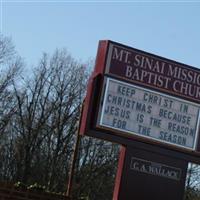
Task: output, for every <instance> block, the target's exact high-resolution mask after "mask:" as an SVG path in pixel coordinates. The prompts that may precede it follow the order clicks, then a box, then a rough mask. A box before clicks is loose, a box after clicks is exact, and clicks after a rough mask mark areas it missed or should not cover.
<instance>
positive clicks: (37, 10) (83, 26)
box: [0, 0, 200, 67]
mask: <svg viewBox="0 0 200 200" xmlns="http://www.w3.org/2000/svg"><path fill="white" fill-rule="evenodd" d="M0 2H1V4H0V5H1V9H0V11H1V15H0V17H1V20H0V21H1V32H2V33H3V34H4V35H6V36H11V37H12V39H13V42H14V44H15V45H16V49H17V51H18V52H19V54H20V55H21V56H22V57H23V58H24V59H25V61H26V62H27V63H28V64H29V65H30V66H31V65H32V64H36V63H37V62H38V59H39V58H40V57H41V54H42V52H47V53H52V52H53V51H54V50H55V49H56V48H63V47H66V48H67V49H68V50H69V52H71V54H72V56H73V57H74V58H76V59H80V60H82V61H87V59H89V58H95V55H96V50H97V45H98V41H99V40H102V39H110V40H113V41H117V42H120V43H123V44H126V45H128V46H132V47H134V48H137V49H141V50H144V51H147V52H150V53H154V54H157V55H160V56H163V57H167V58H169V59H173V60H176V61H179V62H183V63H185V64H188V65H192V66H195V67H200V1H159V2H158V1H98V2H97V1H36V0H35V1H28V0H24V1H14V0H13V1H10V0H0Z"/></svg>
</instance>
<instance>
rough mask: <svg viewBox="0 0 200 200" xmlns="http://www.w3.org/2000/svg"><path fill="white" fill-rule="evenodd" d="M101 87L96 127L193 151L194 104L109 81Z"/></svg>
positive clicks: (196, 109) (196, 126)
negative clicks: (101, 102) (100, 100)
mask: <svg viewBox="0 0 200 200" xmlns="http://www.w3.org/2000/svg"><path fill="white" fill-rule="evenodd" d="M105 83H106V86H105V87H106V88H105V92H104V95H103V96H102V101H103V104H102V107H100V111H99V117H98V118H99V120H98V126H100V127H102V128H104V129H105V128H107V129H110V130H115V131H118V132H119V133H120V134H121V135H125V136H126V135H127V136H134V135H137V136H141V137H144V138H149V139H153V140H156V141H160V142H164V143H168V144H172V145H176V146H178V147H183V148H186V149H192V150H195V148H196V142H197V135H198V130H199V105H198V104H195V103H191V102H188V101H185V100H182V99H179V98H175V97H171V96H168V95H165V94H161V93H158V92H155V91H151V90H149V89H144V88H141V87H138V86H134V85H131V84H128V83H125V82H121V81H118V80H115V79H112V78H107V79H105Z"/></svg>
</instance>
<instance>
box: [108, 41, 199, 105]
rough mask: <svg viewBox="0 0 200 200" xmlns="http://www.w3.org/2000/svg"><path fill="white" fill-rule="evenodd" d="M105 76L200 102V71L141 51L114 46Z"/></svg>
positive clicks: (109, 50) (110, 45)
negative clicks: (108, 75)
mask: <svg viewBox="0 0 200 200" xmlns="http://www.w3.org/2000/svg"><path fill="white" fill-rule="evenodd" d="M105 74H110V75H113V76H115V77H119V78H122V79H126V80H128V81H131V82H133V83H137V84H140V85H143V86H147V87H149V88H154V89H158V90H159V91H164V92H168V93H172V94H176V95H178V96H181V97H185V98H187V99H189V100H193V101H196V102H200V71H198V70H196V69H195V68H192V67H189V66H187V65H184V64H180V63H177V62H174V61H170V60H168V59H165V58H161V57H158V56H154V55H152V54H148V53H146V52H143V51H140V50H137V49H133V48H129V47H124V46H120V45H117V44H115V43H110V44H109V48H108V56H107V61H106V70H105Z"/></svg>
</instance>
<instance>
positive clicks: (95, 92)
mask: <svg viewBox="0 0 200 200" xmlns="http://www.w3.org/2000/svg"><path fill="white" fill-rule="evenodd" d="M114 47H117V48H118V49H120V51H118V53H117V54H116V55H115V56H114V57H113V59H111V57H112V56H111V55H112V53H111V52H112V51H114V50H113V49H114ZM111 49H112V51H111ZM121 52H122V53H121ZM131 52H134V53H138V54H134V53H131ZM110 54H111V55H110ZM134 55H135V59H136V60H135V61H138V62H137V63H136V64H138V63H139V60H138V59H139V57H136V55H143V56H146V58H148V59H149V60H150V59H151V58H154V60H153V61H152V63H153V62H154V64H152V66H154V69H153V68H151V67H150V64H149V65H148V59H147V60H146V63H147V64H146V65H144V64H143V66H142V67H141V69H140V70H144V67H145V66H146V69H147V67H148V69H147V70H146V72H143V73H150V72H151V71H149V70H150V69H151V70H154V71H156V72H155V74H156V75H157V76H158V75H159V74H160V75H163V74H162V73H168V72H167V71H166V68H165V67H164V66H167V63H168V64H169V63H170V64H171V65H173V66H175V67H177V72H176V73H183V74H185V73H186V71H187V72H189V76H188V77H190V76H191V74H192V73H193V74H196V75H195V77H196V78H195V80H197V77H200V70H199V69H197V68H194V67H190V66H188V65H185V64H182V63H178V62H176V61H172V60H169V59H166V58H162V57H160V56H156V55H153V54H150V53H147V52H144V51H141V50H137V49H134V48H131V47H128V46H125V45H121V44H119V43H115V42H112V41H108V40H104V41H100V42H99V47H98V52H97V57H96V63H95V68H94V72H93V74H92V76H91V77H90V80H89V83H88V89H87V95H86V98H85V101H84V107H83V112H82V116H81V126H80V134H81V135H88V136H93V137H97V138H101V139H106V140H110V141H113V142H117V143H120V144H123V145H127V144H130V145H133V144H134V145H136V146H137V145H138V144H140V145H141V144H149V145H156V146H158V147H164V148H166V149H171V150H175V151H177V152H180V153H181V152H182V153H184V155H185V153H187V155H189V156H198V157H199V155H200V141H199V138H198V142H197V149H196V150H195V151H191V150H185V149H179V148H177V147H172V146H170V145H167V144H162V143H161V142H156V141H155V142H154V141H153V142H152V141H149V140H146V139H144V138H140V137H133V138H132V137H131V138H129V137H127V138H123V136H121V135H116V134H115V133H114V132H113V131H109V130H102V129H99V128H98V127H97V126H96V122H97V115H98V110H99V109H98V108H99V104H100V97H101V93H102V88H103V79H104V76H107V77H112V78H116V79H118V80H122V81H125V82H127V83H134V84H135V85H139V86H143V87H144V86H145V88H149V89H152V90H155V91H158V92H162V93H166V94H168V95H173V96H175V97H179V98H180V97H181V98H183V99H185V100H188V101H191V102H195V103H200V98H196V97H192V96H188V95H186V94H184V93H178V92H176V91H174V90H173V87H172V86H173V84H174V82H175V81H176V79H175V78H173V79H172V80H171V82H170V81H169V80H168V84H167V85H166V84H164V85H163V87H161V85H160V87H157V86H155V85H154V84H151V81H152V80H150V79H148V77H147V76H146V77H144V76H143V79H140V81H138V80H133V79H128V78H127V77H125V76H124V75H123V74H126V71H124V72H122V71H120V67H121V68H124V69H125V68H126V65H127V64H128V66H131V67H132V68H133V66H132V63H134V61H133V58H132V57H133V56H134ZM141 59H144V58H141ZM156 59H157V60H158V61H159V62H161V61H162V63H165V64H160V63H159V62H156ZM140 62H142V61H141V60H140ZM124 63H125V64H124ZM156 63H157V64H156ZM109 66H110V67H109ZM159 66H161V68H160V69H159ZM114 68H116V70H114ZM128 70H129V71H130V68H128ZM159 70H160V71H159ZM129 71H128V72H127V73H129ZM132 71H133V69H132ZM138 73H140V72H139V70H138ZM141 73H142V72H141ZM141 73H140V74H141ZM151 73H152V72H151ZM183 74H182V75H178V74H177V75H176V76H178V77H179V78H181V77H182V79H183V78H184V77H183V76H185V75H183ZM160 79H161V78H160ZM157 80H159V79H157ZM177 80H178V81H181V80H179V79H177ZM188 81H191V80H190V78H188ZM161 82H162V81H161V80H160V84H161ZM186 82H187V81H186ZM175 83H176V82H175ZM188 84H189V83H188ZM198 84H199V82H198ZM198 84H197V83H195V84H193V85H192V86H191V87H198ZM181 155H182V154H181ZM191 159H192V160H196V159H194V158H191V157H190V160H191ZM198 162H199V161H198Z"/></svg>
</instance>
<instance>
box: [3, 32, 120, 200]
mask: <svg viewBox="0 0 200 200" xmlns="http://www.w3.org/2000/svg"><path fill="white" fill-rule="evenodd" d="M0 43H1V45H0V64H1V74H0V91H1V93H0V130H1V134H0V181H1V182H12V183H16V182H18V181H19V182H21V183H22V184H24V185H26V186H29V185H32V184H34V183H37V184H38V185H41V186H44V188H45V190H46V191H52V192H61V193H64V192H66V189H67V183H68V178H69V177H68V175H69V168H70V163H71V155H72V152H73V145H74V141H75V137H76V133H77V128H78V122H79V117H80V110H81V106H82V102H83V99H84V95H85V91H86V85H87V80H88V77H89V75H90V66H89V64H88V65H87V64H83V63H80V62H78V61H76V60H75V59H74V58H73V57H72V56H71V55H70V54H69V53H68V52H67V50H66V49H57V50H55V52H54V54H53V55H52V56H50V55H48V54H46V53H44V54H43V55H42V58H41V59H40V61H39V64H38V66H36V67H35V68H34V69H33V70H32V69H31V74H27V73H26V68H27V67H28V66H26V65H25V64H24V62H23V60H22V59H21V58H20V57H19V56H18V55H17V53H16V51H15V48H14V45H13V44H12V41H11V39H10V38H8V37H5V36H3V35H0ZM118 149H119V147H118V145H114V144H111V143H108V142H104V141H100V140H95V139H91V138H82V139H81V142H80V147H79V152H78V161H77V162H76V167H75V178H74V183H73V186H74V187H73V196H74V198H80V197H83V198H85V199H97V200H98V199H110V198H111V197H112V190H113V183H114V178H115V171H116V166H117V159H118Z"/></svg>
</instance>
